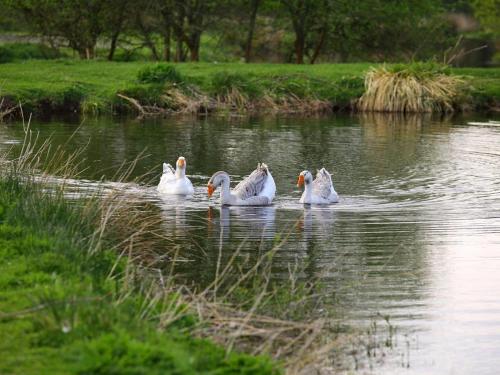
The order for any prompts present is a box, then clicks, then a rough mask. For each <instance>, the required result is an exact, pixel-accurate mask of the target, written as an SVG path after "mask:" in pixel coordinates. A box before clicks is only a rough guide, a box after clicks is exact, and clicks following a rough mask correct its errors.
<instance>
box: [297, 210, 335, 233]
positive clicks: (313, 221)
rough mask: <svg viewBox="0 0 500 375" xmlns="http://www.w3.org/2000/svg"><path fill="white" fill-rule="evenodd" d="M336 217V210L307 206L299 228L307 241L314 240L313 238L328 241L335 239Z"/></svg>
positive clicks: (298, 224)
mask: <svg viewBox="0 0 500 375" xmlns="http://www.w3.org/2000/svg"><path fill="white" fill-rule="evenodd" d="M335 216H336V213H335V210H333V209H331V208H323V207H312V206H305V207H304V211H303V215H302V218H301V219H300V220H299V222H298V223H297V228H298V230H299V231H300V232H302V237H303V239H304V240H305V241H309V240H312V239H313V237H318V239H321V240H326V239H328V238H330V237H333V224H334V222H335Z"/></svg>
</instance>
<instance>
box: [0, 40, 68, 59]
mask: <svg viewBox="0 0 500 375" xmlns="http://www.w3.org/2000/svg"><path fill="white" fill-rule="evenodd" d="M62 56H63V55H62V54H61V53H60V52H59V50H57V49H54V48H51V47H49V46H46V45H45V44H32V43H10V44H4V45H3V46H0V63H8V62H12V61H16V60H29V59H40V60H51V59H57V58H60V57H62Z"/></svg>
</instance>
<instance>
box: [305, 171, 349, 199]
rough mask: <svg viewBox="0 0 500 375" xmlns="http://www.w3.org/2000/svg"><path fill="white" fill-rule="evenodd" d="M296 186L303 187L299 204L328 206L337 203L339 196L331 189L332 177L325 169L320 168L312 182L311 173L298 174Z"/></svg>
mask: <svg viewBox="0 0 500 375" xmlns="http://www.w3.org/2000/svg"><path fill="white" fill-rule="evenodd" d="M297 186H298V187H302V186H304V192H303V193H302V197H301V198H300V201H299V202H300V203H304V204H330V203H337V202H338V201H339V196H338V194H337V192H336V191H335V189H334V188H333V183H332V176H331V175H330V173H329V172H328V171H327V170H326V169H325V168H321V169H320V170H319V171H318V173H317V174H316V179H315V180H314V181H313V176H312V174H311V172H309V171H302V172H300V175H299V180H298V181H297Z"/></svg>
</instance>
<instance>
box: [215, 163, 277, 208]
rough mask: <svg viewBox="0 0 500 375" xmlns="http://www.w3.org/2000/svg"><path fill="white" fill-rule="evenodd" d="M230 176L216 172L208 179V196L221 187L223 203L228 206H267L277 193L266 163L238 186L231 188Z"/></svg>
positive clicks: (258, 166) (260, 165)
mask: <svg viewBox="0 0 500 375" xmlns="http://www.w3.org/2000/svg"><path fill="white" fill-rule="evenodd" d="M230 183H231V181H230V178H229V175H228V174H227V173H226V172H215V173H214V174H213V176H212V177H210V180H209V181H208V196H209V197H211V196H212V194H213V193H214V191H215V189H217V187H219V186H220V187H221V192H220V198H221V204H222V205H228V206H267V205H270V204H271V202H272V201H273V199H274V195H275V194H276V185H275V183H274V179H273V176H271V172H270V171H269V168H268V167H267V165H266V164H264V163H262V164H260V163H259V164H258V165H257V168H256V169H255V170H254V171H253V172H252V173H251V174H250V176H248V177H247V178H245V179H244V180H243V181H241V182H240V183H239V184H238V185H236V187H235V188H234V189H233V190H232V191H231V190H230Z"/></svg>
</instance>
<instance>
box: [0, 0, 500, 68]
mask: <svg viewBox="0 0 500 375" xmlns="http://www.w3.org/2000/svg"><path fill="white" fill-rule="evenodd" d="M0 6H1V7H0V8H1V9H2V10H1V12H0V17H2V15H4V17H7V15H8V17H10V18H14V19H18V20H19V19H20V18H21V17H22V18H24V23H23V25H24V26H23V27H28V28H29V29H30V30H31V32H33V33H36V34H38V35H41V36H43V37H44V38H45V39H47V40H49V41H50V42H51V43H53V44H61V43H66V45H67V46H69V47H70V48H72V49H73V50H75V51H76V52H77V53H78V54H79V55H80V56H81V57H82V58H94V57H95V56H96V46H97V45H98V42H99V45H100V46H101V45H103V43H107V45H108V46H109V47H108V51H107V53H106V57H107V58H108V59H110V60H112V59H114V58H115V51H116V49H117V48H118V46H125V47H126V48H128V50H130V51H132V52H131V53H133V51H134V50H141V51H142V50H144V49H146V50H149V51H150V52H149V54H150V56H151V57H152V58H153V59H155V60H166V61H171V60H175V61H187V60H191V61H198V60H200V53H201V52H202V51H201V50H202V43H203V41H206V40H207V39H206V38H205V39H203V38H204V35H209V36H210V40H211V41H212V42H211V43H212V44H211V48H212V49H213V50H214V51H217V50H219V52H217V53H218V56H219V58H220V59H222V60H227V59H229V58H230V56H233V57H232V58H233V59H234V58H237V57H238V56H239V57H240V58H241V59H244V60H245V61H247V62H248V61H251V60H266V61H282V62H292V61H293V62H296V63H315V62H317V61H325V60H328V61H352V60H357V59H370V60H411V59H414V58H428V57H430V56H433V55H435V54H436V53H438V52H443V51H444V50H446V49H447V48H449V47H450V44H451V45H453V44H454V42H455V41H456V40H457V38H456V34H453V32H451V31H450V30H451V29H450V23H449V21H448V20H447V18H446V17H445V13H446V12H465V13H467V12H468V13H472V12H474V14H475V15H476V17H477V18H478V19H479V21H480V23H481V25H482V27H483V28H484V29H485V30H487V31H488V32H489V33H493V34H495V35H498V28H499V26H498V25H499V24H500V21H499V12H500V10H499V9H500V0H357V1H351V0H0ZM11 24H12V22H10V23H9V22H6V21H5V20H4V21H2V20H1V19H0V26H1V25H5V27H6V28H11V27H12V25H11ZM20 24H21V23H20ZM453 37H455V39H454V40H450V38H451V39H452V38H453ZM222 45H223V46H224V48H221V46H222ZM101 56H102V55H101Z"/></svg>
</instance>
